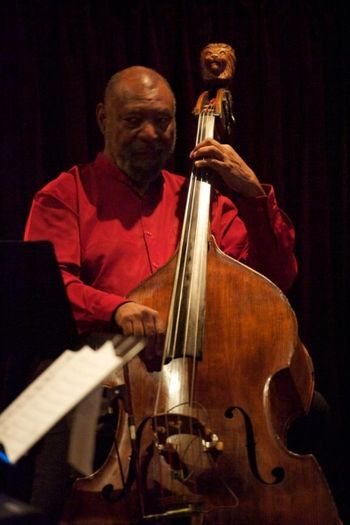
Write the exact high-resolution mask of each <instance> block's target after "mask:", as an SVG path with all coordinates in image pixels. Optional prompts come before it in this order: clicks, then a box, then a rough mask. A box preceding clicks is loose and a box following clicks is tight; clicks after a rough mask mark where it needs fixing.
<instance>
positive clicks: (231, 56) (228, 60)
mask: <svg viewBox="0 0 350 525" xmlns="http://www.w3.org/2000/svg"><path fill="white" fill-rule="evenodd" d="M200 65H201V72H202V77H203V80H204V81H205V82H206V83H207V84H209V85H211V84H219V85H227V84H230V82H231V81H232V79H233V75H234V73H235V68H236V54H235V52H234V49H233V48H232V47H231V46H230V45H228V44H222V43H212V44H208V45H206V46H205V47H204V48H203V49H202V51H201V55H200Z"/></svg>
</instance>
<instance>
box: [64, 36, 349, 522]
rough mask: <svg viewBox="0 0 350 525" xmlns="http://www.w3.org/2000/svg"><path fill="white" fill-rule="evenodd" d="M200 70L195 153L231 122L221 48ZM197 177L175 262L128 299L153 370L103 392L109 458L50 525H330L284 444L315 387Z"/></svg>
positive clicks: (295, 342) (293, 324)
mask: <svg viewBox="0 0 350 525" xmlns="http://www.w3.org/2000/svg"><path fill="white" fill-rule="evenodd" d="M218 48H219V50H221V51H222V52H223V53H222V55H221V56H220V58H219V57H218V56H217V55H216V56H217V58H216V59H215V60H213V59H212V55H213V53H215V52H217V50H218ZM201 59H202V72H204V75H203V77H204V80H205V81H206V85H207V87H208V89H207V90H206V91H204V92H203V93H202V94H201V96H200V97H199V99H198V101H197V105H196V107H195V110H194V113H195V114H196V116H197V117H198V127H197V138H196V144H198V143H199V142H201V141H202V140H203V139H205V138H208V137H210V138H213V137H214V136H215V138H217V137H218V138H219V139H225V138H226V136H227V135H230V134H231V131H232V125H233V120H234V119H233V115H232V98H231V93H230V91H229V89H227V87H228V86H229V83H230V81H231V79H232V74H233V71H234V52H233V50H232V48H231V47H230V46H227V45H225V44H210V45H209V46H206V48H205V49H204V50H203V51H202V55H201ZM209 179H210V173H207V172H203V171H202V170H197V169H195V168H193V170H192V173H191V177H190V181H189V189H188V197H187V203H186V210H185V216H184V221H183V229H182V234H181V240H180V243H179V246H178V249H177V251H176V253H175V255H174V256H173V257H172V258H171V259H170V260H169V261H168V263H167V264H166V265H165V266H163V267H162V268H160V269H159V270H158V271H157V272H156V273H155V274H154V275H152V276H151V277H150V278H148V279H146V280H145V281H144V282H143V283H141V284H140V285H139V286H138V287H137V288H136V289H135V290H133V291H132V292H131V293H130V294H129V298H130V299H131V300H134V301H136V302H138V303H141V304H145V305H148V306H150V307H152V308H154V309H156V310H157V311H158V312H160V315H161V316H162V317H163V319H164V320H167V332H166V337H165V342H164V351H163V357H162V363H161V366H160V369H159V370H155V371H150V370H149V369H148V368H147V366H146V365H145V363H144V362H143V360H142V359H141V358H140V357H136V358H134V359H133V360H132V361H131V362H130V363H128V365H126V366H125V368H124V373H123V377H122V378H118V379H116V380H115V383H114V384H113V385H111V386H112V387H113V388H114V389H115V391H116V392H121V391H122V392H123V395H121V397H120V399H121V401H120V406H119V411H118V424H117V429H116V434H115V446H113V447H112V450H111V452H110V454H109V456H108V457H107V459H106V461H105V463H104V464H103V465H102V466H101V467H100V468H99V469H98V470H97V471H96V472H95V473H94V474H92V475H91V476H89V477H86V478H80V479H78V480H76V482H75V485H74V487H73V491H72V495H71V499H70V500H69V501H68V504H67V507H66V511H65V513H64V517H63V519H62V522H61V524H62V525H72V524H74V525H83V524H85V525H101V524H104V525H139V524H141V523H142V524H143V523H150V524H153V525H168V524H169V525H180V524H185V523H186V524H188V525H257V524H264V525H282V524H283V525H296V524H298V525H337V524H339V523H341V522H340V519H339V516H338V512H337V508H336V505H335V503H334V501H333V497H332V494H331V491H330V489H329V487H328V484H327V481H326V479H325V477H324V475H323V473H322V471H321V469H320V467H319V465H318V463H317V461H316V459H315V458H314V457H313V456H312V455H298V454H295V453H293V452H291V451H290V450H288V448H287V445H286V435H287V431H288V428H289V426H290V424H291V422H292V421H293V420H294V419H295V417H296V416H297V415H299V414H300V413H306V412H307V411H308V409H309V406H310V403H311V398H312V395H313V389H314V374H313V366H312V361H311V359H310V356H309V354H308V352H307V350H306V349H305V347H304V345H303V344H302V342H301V340H300V339H299V336H298V327H297V320H296V316H295V313H294V311H293V310H292V308H291V306H290V304H289V302H288V300H287V298H286V297H285V296H284V295H283V293H282V292H281V290H280V289H279V288H278V287H277V286H276V285H274V284H273V283H272V282H271V281H270V280H269V279H267V278H266V277H264V276H263V275H261V274H260V273H258V272H256V271H254V270H252V269H251V268H249V267H247V266H246V265H244V264H242V263H240V262H238V261H236V260H234V259H232V258H231V257H229V256H227V255H226V254H224V253H223V252H222V251H221V250H220V249H219V248H218V246H217V244H216V242H215V238H214V237H213V236H212V235H211V234H210V228H209V217H210V201H211V184H210V182H209Z"/></svg>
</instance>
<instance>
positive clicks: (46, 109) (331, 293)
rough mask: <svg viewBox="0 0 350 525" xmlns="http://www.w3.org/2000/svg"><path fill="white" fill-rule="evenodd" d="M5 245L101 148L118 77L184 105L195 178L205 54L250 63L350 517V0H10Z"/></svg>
mask: <svg viewBox="0 0 350 525" xmlns="http://www.w3.org/2000/svg"><path fill="white" fill-rule="evenodd" d="M0 17H1V31H0V45H1V48H0V67H1V70H0V86H1V97H0V101H1V105H2V108H1V118H0V122H1V142H0V148H1V155H0V158H1V174H0V184H1V188H0V238H1V239H5V240H6V239H20V238H21V237H22V235H23V229H24V224H25V220H26V216H27V214H28V211H29V207H30V202H31V199H32V197H33V195H34V192H35V191H36V190H37V189H38V188H39V187H41V186H42V185H43V184H44V183H46V182H47V181H49V180H50V179H52V178H54V177H55V176H56V175H57V174H58V173H59V172H60V171H61V170H63V169H66V168H69V167H70V166H71V165H72V164H75V163H80V162H84V161H87V160H90V159H92V158H93V157H94V156H95V154H96V152H97V151H98V150H99V149H100V148H101V145H102V141H101V137H100V135H99V132H98V130H97V126H96V123H95V106H96V103H97V102H98V101H99V100H101V97H102V94H103V89H104V86H105V83H106V81H107V80H108V78H109V77H110V75H111V74H113V73H114V72H115V71H117V70H119V69H121V68H124V67H126V66H129V65H134V64H142V65H146V66H150V67H153V68H155V69H157V70H158V71H159V72H161V73H162V74H164V75H165V76H166V77H167V79H168V80H169V82H170V83H171V85H172V87H173V89H174V91H175V94H176V97H177V101H178V141H177V149H176V155H175V157H174V165H173V167H174V169H176V170H177V171H179V172H184V173H188V171H189V162H188V153H189V151H190V149H191V147H192V145H193V142H194V129H195V122H194V120H193V116H192V109H193V107H194V105H195V102H196V100H197V97H198V96H199V94H200V93H201V92H202V90H203V85H202V81H201V77H200V70H199V53H200V50H201V49H202V48H203V46H204V45H205V44H207V43H209V42H226V43H228V44H230V45H232V46H233V47H234V48H235V50H236V54H237V71H236V75H235V79H234V84H233V88H232V92H233V99H234V112H235V117H236V126H235V147H236V149H237V150H238V152H239V153H240V154H241V155H242V156H243V158H244V159H245V160H246V161H247V162H248V164H250V166H251V167H252V168H253V169H254V170H255V171H256V173H257V175H258V177H259V178H260V180H261V181H263V182H270V183H272V184H273V185H274V186H275V189H276V192H277V196H278V199H279V202H280V204H281V206H282V207H283V208H284V209H285V210H286V211H287V213H288V215H289V216H290V218H291V219H292V221H293V222H294V224H295V227H296V232H297V239H296V253H297V257H298V260H299V277H298V279H297V281H296V283H295V284H294V285H293V288H292V289H291V290H290V292H289V294H288V298H289V300H290V302H291V304H292V306H293V308H294V309H295V312H296V315H297V319H298V322H299V331H300V334H301V337H302V339H303V341H304V342H305V344H306V346H307V348H308V349H309V352H310V354H311V356H312V358H313V360H314V365H315V371H316V387H317V389H318V390H320V391H321V392H322V393H323V394H324V395H325V397H326V398H327V400H328V402H329V403H330V405H331V408H332V412H333V415H334V421H335V423H334V425H335V426H334V431H335V435H336V441H337V449H338V451H339V457H337V458H335V461H337V468H338V471H339V479H340V478H341V483H340V489H339V492H340V505H342V507H343V515H344V512H345V514H346V513H347V512H348V511H347V508H346V507H347V502H346V491H347V488H348V484H347V482H346V477H347V470H348V469H349V466H350V461H349V454H348V447H347V444H348V443H347V441H348V436H349V433H348V431H347V429H346V418H347V402H348V397H349V386H348V382H349V381H348V378H349V372H348V367H349V358H348V354H349V350H348V348H347V343H348V341H347V330H346V327H347V319H346V303H347V297H348V296H349V291H350V290H349V184H348V181H349V175H348V164H349V131H350V130H349V92H350V90H349V71H350V67H349V66H350V64H349V56H350V46H349V43H350V42H349V36H348V35H349V33H350V31H349V28H348V27H349V17H348V15H347V12H346V2H345V1H344V2H342V1H340V0H338V1H337V0H323V1H321V0H304V1H302V0H192V1H191V2H188V1H187V0H172V1H171V0H163V1H161V0H143V1H142V0H128V1H127V2H125V3H120V0H118V1H115V0H99V1H96V2H95V1H93V0H67V1H66V0H61V1H59V0H31V1H28V0H27V1H26V0H17V1H15V0H8V1H7V0H2V1H1V2H0ZM344 480H345V481H344Z"/></svg>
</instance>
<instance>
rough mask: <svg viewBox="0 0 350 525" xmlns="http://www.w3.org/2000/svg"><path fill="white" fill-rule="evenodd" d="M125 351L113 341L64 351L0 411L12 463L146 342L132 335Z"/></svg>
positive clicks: (0, 434) (0, 436)
mask: <svg viewBox="0 0 350 525" xmlns="http://www.w3.org/2000/svg"><path fill="white" fill-rule="evenodd" d="M125 345H126V347H127V350H128V352H127V353H126V354H124V355H123V357H120V356H117V355H116V350H115V348H114V346H113V343H112V341H107V342H106V343H104V345H103V346H101V348H99V349H98V350H93V349H92V348H90V347H89V346H84V347H83V348H81V349H80V350H78V351H71V350H66V351H65V352H63V353H62V354H61V356H60V357H59V358H58V359H56V360H55V361H54V362H53V363H52V365H50V366H49V367H48V368H47V369H46V370H45V371H44V372H43V373H42V374H41V375H40V376H39V377H38V378H37V379H36V380H35V381H33V383H31V384H30V385H29V386H28V388H26V389H25V390H24V391H23V392H22V393H21V394H20V395H19V396H18V397H17V398H16V399H15V400H14V401H13V402H12V403H11V404H10V405H9V406H8V407H7V408H6V409H5V410H4V411H3V412H2V414H0V443H1V445H2V446H3V447H4V451H5V453H6V456H7V458H8V460H9V462H11V463H15V462H16V461H18V459H20V458H21V457H22V456H23V455H24V454H26V453H27V452H28V450H29V449H30V448H31V447H32V446H33V445H34V444H35V443H36V442H37V441H39V439H40V438H41V437H42V436H43V435H45V434H46V432H47V431H48V430H49V429H50V428H51V427H52V426H53V425H54V424H55V423H57V422H58V421H59V420H60V419H61V418H62V417H63V416H64V415H65V414H67V413H68V412H69V411H70V410H71V409H72V408H74V407H75V406H76V405H77V404H78V403H79V402H80V401H81V400H82V399H84V398H85V397H86V396H87V395H88V394H89V393H90V392H91V391H92V390H93V389H94V388H96V387H97V385H99V384H100V383H101V382H102V381H103V379H104V378H105V377H107V376H108V375H109V374H110V373H111V372H112V371H113V370H115V369H117V368H121V367H122V366H124V364H125V363H126V362H127V361H129V360H130V359H131V358H132V357H134V356H135V355H136V354H137V353H138V352H139V351H140V350H141V349H142V348H143V347H144V345H145V343H144V340H139V339H136V338H133V337H129V338H127V341H126V342H125V340H123V341H122V344H121V346H122V347H125Z"/></svg>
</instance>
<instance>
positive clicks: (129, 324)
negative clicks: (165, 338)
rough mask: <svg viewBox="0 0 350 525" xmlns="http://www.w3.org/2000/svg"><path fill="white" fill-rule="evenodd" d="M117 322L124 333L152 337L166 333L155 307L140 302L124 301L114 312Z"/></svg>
mask: <svg viewBox="0 0 350 525" xmlns="http://www.w3.org/2000/svg"><path fill="white" fill-rule="evenodd" d="M114 320H115V322H116V324H117V325H118V326H119V327H120V328H121V329H122V331H123V334H124V335H136V336H141V337H143V336H146V337H152V336H156V335H158V334H164V333H165V326H164V323H163V322H162V320H161V319H160V316H159V313H158V312H157V311H156V310H153V308H149V307H148V306H144V305H142V304H138V303H133V302H129V303H124V304H122V305H121V306H119V308H117V310H116V312H115V314H114Z"/></svg>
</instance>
